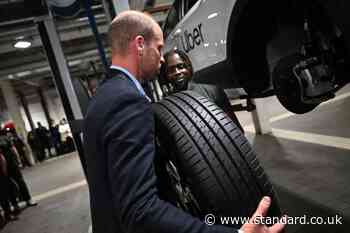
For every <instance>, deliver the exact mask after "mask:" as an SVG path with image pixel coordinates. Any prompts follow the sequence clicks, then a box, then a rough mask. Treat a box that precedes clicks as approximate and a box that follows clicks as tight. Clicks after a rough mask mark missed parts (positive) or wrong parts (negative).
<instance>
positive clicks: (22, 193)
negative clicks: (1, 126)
mask: <svg viewBox="0 0 350 233" xmlns="http://www.w3.org/2000/svg"><path fill="white" fill-rule="evenodd" d="M0 151H1V153H2V154H3V156H4V158H5V160H6V164H7V166H6V168H7V175H8V178H9V179H10V186H11V188H10V201H11V204H12V205H13V207H14V208H15V210H17V211H19V210H20V209H19V206H18V199H17V198H19V200H21V201H25V202H26V204H27V206H35V205H37V204H36V203H35V202H33V201H32V198H31V195H30V193H29V189H28V187H27V184H26V182H25V181H24V178H23V175H22V173H21V170H20V168H19V165H18V162H17V160H16V153H17V151H16V149H15V148H14V146H13V145H12V144H11V141H10V139H9V137H8V136H7V132H6V131H5V130H1V131H0ZM17 187H18V191H17Z"/></svg>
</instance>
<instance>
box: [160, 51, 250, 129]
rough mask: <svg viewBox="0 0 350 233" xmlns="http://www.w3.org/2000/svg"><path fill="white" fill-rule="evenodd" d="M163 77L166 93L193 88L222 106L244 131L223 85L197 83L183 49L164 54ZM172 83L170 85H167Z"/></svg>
mask: <svg viewBox="0 0 350 233" xmlns="http://www.w3.org/2000/svg"><path fill="white" fill-rule="evenodd" d="M164 60H165V63H164V66H163V67H162V72H161V79H162V81H164V82H165V87H166V88H164V90H165V94H166V95H168V94H171V93H174V92H179V91H185V90H191V91H194V92H197V93H198V94H200V95H201V96H204V97H206V98H207V99H209V100H210V101H212V102H213V103H215V104H216V105H217V106H218V107H220V108H221V109H222V110H223V111H224V112H225V113H226V114H227V115H228V116H229V117H230V118H231V119H232V121H233V122H235V123H236V125H237V126H238V127H239V128H240V129H241V131H242V132H244V130H243V127H242V126H241V124H240V123H239V121H238V118H237V116H236V114H235V112H234V111H233V108H232V106H231V104H230V101H229V99H228V98H227V95H226V93H225V91H224V89H222V88H221V87H218V86H216V85H209V84H201V83H195V82H193V81H192V76H193V68H192V64H191V61H190V60H189V58H188V57H187V55H186V54H185V53H184V52H182V51H181V50H172V51H170V52H168V53H167V54H165V55H164ZM167 84H170V85H167Z"/></svg>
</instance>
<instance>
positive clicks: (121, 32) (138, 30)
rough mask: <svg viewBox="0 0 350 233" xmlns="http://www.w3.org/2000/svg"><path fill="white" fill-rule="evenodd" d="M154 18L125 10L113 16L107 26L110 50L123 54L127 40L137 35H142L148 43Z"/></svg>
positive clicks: (152, 29)
mask: <svg viewBox="0 0 350 233" xmlns="http://www.w3.org/2000/svg"><path fill="white" fill-rule="evenodd" d="M154 23H156V21H154V19H152V17H151V16H149V15H147V14H145V13H142V12H138V11H126V12H123V13H121V14H120V15H118V16H117V17H115V19H114V20H113V21H112V23H111V24H110V27H109V33H108V37H109V38H108V39H109V43H110V45H111V47H112V51H115V52H116V53H118V54H120V55H125V54H126V52H127V48H128V46H129V42H130V41H131V40H132V39H133V38H135V37H136V36H138V35H141V36H143V37H144V39H145V42H146V43H148V42H149V41H150V40H151V39H152V37H154V35H155V32H154Z"/></svg>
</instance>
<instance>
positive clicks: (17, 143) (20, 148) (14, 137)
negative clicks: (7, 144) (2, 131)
mask: <svg viewBox="0 0 350 233" xmlns="http://www.w3.org/2000/svg"><path fill="white" fill-rule="evenodd" d="M6 132H7V136H8V137H9V138H10V140H11V143H12V145H13V146H14V147H15V148H16V151H17V153H18V155H19V159H20V163H21V165H22V167H30V166H31V164H30V162H29V160H28V158H27V155H26V145H25V144H24V142H23V140H22V139H21V138H20V137H19V136H18V134H17V132H16V131H15V132H11V131H9V130H8V129H6Z"/></svg>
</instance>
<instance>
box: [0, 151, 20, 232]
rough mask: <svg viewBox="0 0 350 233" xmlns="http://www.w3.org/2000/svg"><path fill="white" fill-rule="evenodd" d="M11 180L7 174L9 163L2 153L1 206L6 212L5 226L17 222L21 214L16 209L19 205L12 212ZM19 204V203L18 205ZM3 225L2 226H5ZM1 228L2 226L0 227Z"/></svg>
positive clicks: (0, 172)
mask: <svg viewBox="0 0 350 233" xmlns="http://www.w3.org/2000/svg"><path fill="white" fill-rule="evenodd" d="M9 182H10V180H9V177H8V173H7V162H6V159H5V157H4V155H3V154H2V153H0V188H1V192H0V206H1V208H2V209H3V211H4V217H5V219H4V222H3V224H6V223H7V222H9V221H15V220H17V219H18V217H17V214H19V211H18V212H16V210H18V209H16V208H19V207H18V205H16V206H14V208H15V209H14V211H12V210H11V206H10V199H11V197H10V188H11V187H10V183H9ZM16 204H17V203H16ZM3 224H2V225H3ZM0 228H1V226H0Z"/></svg>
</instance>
